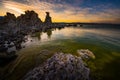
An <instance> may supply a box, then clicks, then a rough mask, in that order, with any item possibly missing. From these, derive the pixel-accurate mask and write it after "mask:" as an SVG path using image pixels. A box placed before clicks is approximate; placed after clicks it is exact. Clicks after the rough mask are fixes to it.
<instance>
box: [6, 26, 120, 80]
mask: <svg viewBox="0 0 120 80" xmlns="http://www.w3.org/2000/svg"><path fill="white" fill-rule="evenodd" d="M26 38H28V41H27V42H26V43H23V44H22V45H23V46H25V48H24V49H22V50H20V51H19V52H18V56H19V57H18V58H17V59H16V60H15V61H14V62H13V63H12V65H10V66H12V68H11V69H13V67H14V68H15V69H13V71H12V74H11V75H10V76H7V77H8V78H9V79H10V80H13V79H14V78H15V79H17V80H18V79H19V78H20V77H22V76H23V75H24V74H25V73H26V72H28V70H30V69H32V68H33V66H34V60H35V59H34V58H35V57H33V56H35V55H36V54H37V53H38V52H39V51H40V50H44V49H45V50H49V51H52V52H64V53H71V54H74V55H76V54H77V52H76V51H77V50H78V49H89V50H91V51H92V52H93V53H94V54H95V56H96V59H94V60H90V61H88V62H87V64H88V67H89V68H90V69H91V76H92V77H93V78H94V79H95V80H118V79H119V75H120V61H119V60H120V29H114V28H87V27H85V28H84V27H65V28H63V29H53V30H48V31H46V32H37V33H35V34H32V36H31V35H28V36H26ZM20 60H21V62H19V61H20ZM16 64H17V65H16ZM14 65H16V66H14ZM20 70H22V71H20ZM18 74H19V76H18ZM14 76H18V77H14Z"/></svg>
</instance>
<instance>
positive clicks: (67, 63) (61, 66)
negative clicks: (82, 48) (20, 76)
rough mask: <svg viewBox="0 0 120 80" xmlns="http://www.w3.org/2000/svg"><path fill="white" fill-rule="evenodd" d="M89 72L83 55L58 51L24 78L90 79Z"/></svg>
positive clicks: (53, 79) (42, 79) (43, 79)
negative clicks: (82, 57) (78, 55)
mask: <svg viewBox="0 0 120 80" xmlns="http://www.w3.org/2000/svg"><path fill="white" fill-rule="evenodd" d="M89 73H90V69H89V68H87V67H86V66H85V64H84V62H83V61H82V59H81V57H77V56H73V55H71V54H64V53H56V54H55V55H53V56H52V57H51V58H49V59H48V60H47V61H46V62H45V63H44V64H43V65H41V66H39V67H37V68H34V69H33V70H32V71H30V72H29V73H27V75H26V76H25V77H24V80H89Z"/></svg>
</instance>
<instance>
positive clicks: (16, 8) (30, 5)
mask: <svg viewBox="0 0 120 80" xmlns="http://www.w3.org/2000/svg"><path fill="white" fill-rule="evenodd" d="M25 10H34V11H36V12H37V13H38V14H39V17H40V18H41V19H42V20H43V21H44V19H45V15H46V14H45V12H46V11H48V12H50V15H51V17H52V21H53V22H97V23H120V0H0V16H3V15H5V14H6V12H11V13H14V14H15V15H16V16H19V15H20V14H24V11H25Z"/></svg>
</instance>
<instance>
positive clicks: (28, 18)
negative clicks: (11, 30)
mask: <svg viewBox="0 0 120 80" xmlns="http://www.w3.org/2000/svg"><path fill="white" fill-rule="evenodd" d="M17 23H18V26H19V27H20V28H21V29H26V28H27V29H29V28H30V29H33V28H38V27H40V25H41V24H42V21H41V19H40V18H39V17H38V14H37V13H36V12H34V11H25V14H22V15H20V16H19V17H18V18H17Z"/></svg>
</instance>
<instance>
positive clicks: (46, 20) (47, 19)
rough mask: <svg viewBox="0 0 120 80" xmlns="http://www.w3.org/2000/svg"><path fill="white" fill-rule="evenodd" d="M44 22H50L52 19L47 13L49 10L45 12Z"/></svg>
mask: <svg viewBox="0 0 120 80" xmlns="http://www.w3.org/2000/svg"><path fill="white" fill-rule="evenodd" d="M45 23H46V24H51V23H52V20H51V17H50V13H49V12H46V18H45Z"/></svg>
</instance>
